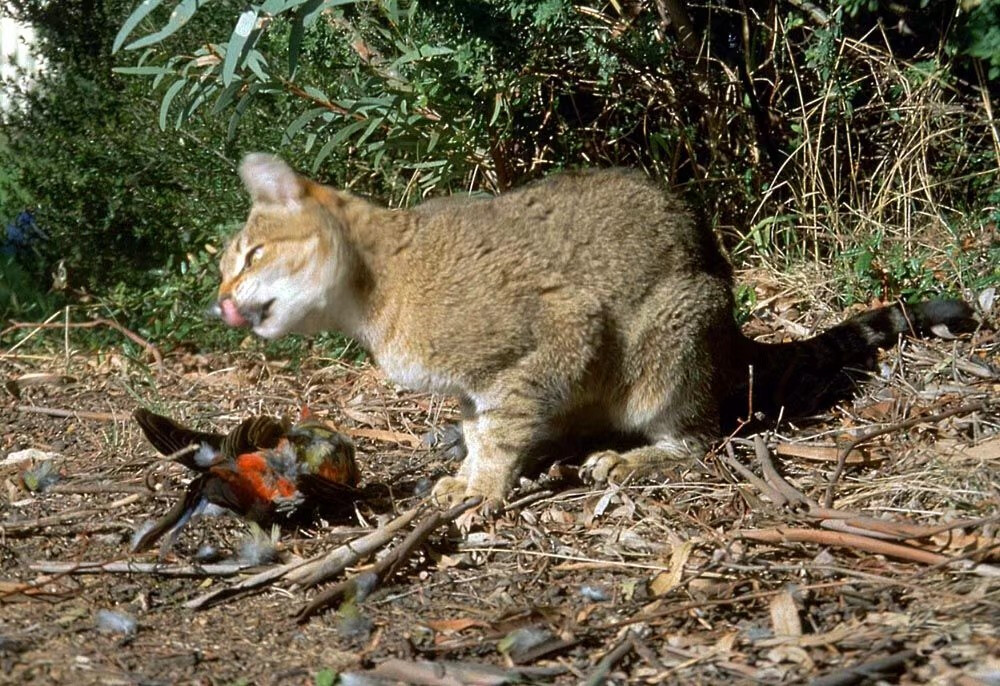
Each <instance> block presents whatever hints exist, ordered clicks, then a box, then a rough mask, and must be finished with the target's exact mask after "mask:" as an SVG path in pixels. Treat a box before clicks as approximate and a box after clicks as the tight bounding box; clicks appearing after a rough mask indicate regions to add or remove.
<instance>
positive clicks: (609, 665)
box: [583, 629, 632, 686]
mask: <svg viewBox="0 0 1000 686" xmlns="http://www.w3.org/2000/svg"><path fill="white" fill-rule="evenodd" d="M631 637H632V630H631V629H629V630H627V631H626V632H625V635H624V636H622V637H621V639H619V641H618V644H617V645H616V646H615V647H614V648H612V649H611V652H609V653H608V654H607V655H605V656H604V657H603V658H601V661H600V662H598V663H597V666H596V667H594V669H593V671H591V672H590V675H589V676H588V677H587V680H586V681H584V682H583V683H584V686H601V684H604V683H605V682H606V681H607V680H608V675H609V674H610V673H611V670H612V669H614V666H615V665H616V664H618V663H619V662H620V661H621V659H622V658H623V657H625V656H626V655H627V654H628V653H629V651H630V650H632V641H631V640H630V639H631Z"/></svg>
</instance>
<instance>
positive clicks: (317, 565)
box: [288, 505, 422, 588]
mask: <svg viewBox="0 0 1000 686" xmlns="http://www.w3.org/2000/svg"><path fill="white" fill-rule="evenodd" d="M421 507H422V505H418V506H417V507H414V508H412V509H410V510H407V511H406V512H404V513H403V514H401V515H400V516H398V517H396V518H395V519H393V520H392V521H390V522H389V523H387V524H386V525H385V526H382V527H379V528H378V529H376V530H375V531H373V532H371V533H370V534H366V535H364V536H362V537H361V538H358V539H355V540H353V541H348V542H347V543H345V544H344V545H342V546H339V547H338V548H334V549H333V550H331V551H330V552H329V553H326V554H325V555H323V556H322V557H317V558H314V559H312V560H309V562H308V563H307V564H305V565H300V566H298V567H297V568H296V569H294V570H291V571H290V572H289V573H288V580H289V581H291V582H293V583H295V584H298V585H300V586H303V587H306V588H308V587H310V586H315V585H316V584H319V583H322V582H324V581H327V580H328V579H331V578H333V577H335V576H337V575H339V574H341V573H342V572H343V571H344V570H345V569H347V568H348V567H350V566H351V565H353V564H357V562H358V561H359V560H362V559H364V558H365V557H368V556H369V555H371V554H372V553H374V552H376V551H377V550H379V549H380V548H381V547H382V546H384V545H385V544H386V543H388V542H389V541H391V540H392V537H393V536H395V535H396V532H397V531H399V530H400V529H402V528H403V527H405V526H406V525H408V524H409V523H410V522H411V521H413V518H414V517H416V516H417V513H418V512H420V510H421Z"/></svg>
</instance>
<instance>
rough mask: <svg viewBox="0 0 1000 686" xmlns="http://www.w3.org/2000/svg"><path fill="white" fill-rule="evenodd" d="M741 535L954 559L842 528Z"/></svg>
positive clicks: (926, 559)
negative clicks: (843, 530)
mask: <svg viewBox="0 0 1000 686" xmlns="http://www.w3.org/2000/svg"><path fill="white" fill-rule="evenodd" d="M737 536H739V537H740V538H747V539H750V540H752V541H761V542H763V543H789V542H791V543H817V544H819V545H832V546H838V547H842V548H855V549H858V550H864V551H866V552H869V553H876V554H878V555H885V556H887V557H894V558H896V559H899V560H906V561H908V562H920V563H922V564H928V565H933V564H940V563H947V562H949V561H950V558H948V557H947V556H946V555H941V554H940V553H933V552H931V551H929V550H923V549H921V548H913V547H911V546H906V545H900V544H898V543H889V542H887V541H880V540H877V539H874V538H869V537H868V536H859V535H857V534H849V533H843V532H840V531H824V530H819V529H786V528H783V527H777V528H774V529H744V530H742V531H738V532H737Z"/></svg>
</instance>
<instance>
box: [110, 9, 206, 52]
mask: <svg viewBox="0 0 1000 686" xmlns="http://www.w3.org/2000/svg"><path fill="white" fill-rule="evenodd" d="M208 2H209V0H182V2H180V3H179V4H178V5H177V6H176V7H175V8H174V11H173V12H171V13H170V19H169V21H168V22H167V23H166V24H165V25H164V26H163V28H161V29H160V30H159V31H156V32H155V33H151V34H149V35H148V36H144V37H142V38H140V39H138V40H135V41H133V42H131V43H129V44H128V45H126V46H125V49H126V50H137V49H139V48H145V47H147V46H149V45H155V44H156V43H159V42H161V41H163V40H164V39H165V38H168V37H169V36H172V35H173V34H174V33H176V32H177V31H178V30H179V29H180V28H181V27H182V26H184V25H185V24H186V23H188V21H189V20H190V19H191V17H193V16H194V13H195V12H197V11H198V10H199V9H200V8H201V7H203V6H205V5H206V4H208ZM158 5H160V0H143V2H142V4H140V5H139V7H137V8H136V10H135V11H134V12H132V14H131V15H130V16H129V18H128V19H126V20H125V23H124V24H123V25H122V28H121V30H120V31H119V32H118V35H117V36H115V42H114V43H113V45H112V48H111V50H112V52H117V51H118V49H119V48H120V47H121V44H122V43H124V42H125V39H126V38H128V36H129V35H130V34H131V33H132V31H133V30H134V29H135V27H136V26H138V24H139V23H140V22H141V21H142V20H143V19H145V18H146V17H147V16H148V15H149V14H150V13H151V12H152V11H153V10H155V9H156V8H157V6H158Z"/></svg>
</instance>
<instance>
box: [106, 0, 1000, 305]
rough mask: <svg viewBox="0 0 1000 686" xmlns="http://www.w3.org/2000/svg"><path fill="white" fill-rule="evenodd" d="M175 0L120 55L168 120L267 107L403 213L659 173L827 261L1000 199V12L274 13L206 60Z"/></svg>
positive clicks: (726, 228) (602, 7)
mask: <svg viewBox="0 0 1000 686" xmlns="http://www.w3.org/2000/svg"><path fill="white" fill-rule="evenodd" d="M157 5H159V3H156V2H152V3H150V2H147V3H143V4H142V5H140V6H139V8H138V9H137V10H136V12H135V13H134V14H133V15H132V17H131V19H130V21H129V23H127V24H126V26H125V27H124V28H123V31H122V33H121V34H120V35H119V38H118V41H117V43H116V47H119V48H122V47H124V48H126V49H133V50H141V53H140V54H141V57H140V59H139V62H140V65H139V66H137V67H135V68H133V69H132V70H130V71H132V72H133V73H136V74H147V75H153V76H155V81H154V85H156V86H158V87H159V89H160V92H161V94H162V101H161V102H162V104H161V112H160V121H161V124H162V125H164V126H171V127H177V128H183V127H185V126H187V125H188V121H190V120H191V118H192V117H196V116H197V115H198V114H200V113H203V112H206V111H208V112H211V113H213V115H214V114H223V115H225V116H226V117H227V118H228V120H229V127H230V130H231V131H235V130H237V128H238V126H239V122H240V118H241V117H242V116H244V115H245V114H246V113H249V112H252V111H254V109H255V107H258V106H259V105H260V103H261V102H262V101H263V102H266V103H267V105H268V106H270V107H273V108H274V109H275V111H276V112H278V113H279V117H278V122H279V123H280V124H281V125H282V126H283V127H284V130H285V141H286V143H289V144H290V145H291V146H292V147H293V149H296V150H299V149H301V150H302V151H303V152H304V153H306V154H308V155H309V156H310V157H311V160H312V167H313V169H314V170H319V172H320V173H321V174H322V175H323V176H325V177H326V178H329V179H331V180H335V181H337V182H338V183H346V184H349V185H353V187H355V188H358V189H361V190H365V191H368V192H375V193H378V194H381V195H385V196H387V197H388V198H390V199H391V200H392V201H393V202H397V203H400V204H405V203H408V202H412V201H413V199H414V198H415V197H417V196H418V195H420V194H428V193H444V192H450V191H456V190H460V189H467V188H473V189H475V188H483V189H486V190H489V191H497V190H502V189H504V188H507V187H510V186H512V185H516V184H517V183H520V182H522V181H523V180H524V179H526V178H529V177H533V176H538V175H541V174H544V173H546V172H548V171H550V170H552V169H556V168H559V167H564V166H578V165H608V164H626V165H633V166H636V165H638V166H644V167H646V168H647V169H649V170H650V171H651V172H652V173H654V174H657V175H660V176H662V177H664V178H666V179H667V180H668V181H669V182H671V183H673V184H683V185H684V186H685V187H686V190H687V192H688V194H689V195H690V196H691V197H692V199H693V201H694V202H695V203H696V204H698V205H699V206H701V207H702V208H704V209H705V211H706V212H707V213H708V214H709V215H711V216H713V217H715V219H716V224H717V225H718V226H719V228H720V230H721V231H722V232H723V233H724V234H725V236H726V238H727V243H728V245H729V246H730V247H732V248H733V249H734V250H737V251H746V250H753V251H756V252H764V253H767V254H769V255H772V256H773V255H774V254H778V255H783V256H786V257H789V258H802V257H805V256H810V257H812V258H814V259H817V258H826V257H828V256H830V255H832V254H839V253H843V252H844V250H843V248H844V245H845V242H846V243H851V244H852V245H853V244H855V243H856V242H857V241H856V240H855V239H853V238H851V236H860V237H861V238H863V239H864V240H863V241H862V242H864V243H865V244H871V241H870V240H869V239H870V237H871V236H873V235H874V233H881V234H883V238H882V239H880V241H881V242H882V243H884V242H886V241H891V240H892V238H893V236H895V235H896V234H897V233H898V234H899V235H900V236H901V237H902V238H905V239H906V240H907V241H908V242H909V243H910V244H911V245H912V246H917V245H918V244H919V241H915V240H913V239H914V238H915V237H917V238H919V237H920V236H918V235H917V234H920V233H921V232H924V231H926V230H930V231H932V232H941V231H944V233H945V234H948V235H951V233H954V232H955V231H961V230H963V228H960V227H956V226H955V222H956V221H958V220H959V219H960V218H961V217H962V216H964V215H965V214H967V213H968V212H969V211H970V210H971V211H972V212H973V213H974V214H976V216H977V217H978V218H979V219H978V220H979V221H980V222H982V221H985V219H984V217H986V214H983V211H984V209H988V208H989V207H990V206H991V203H992V204H995V203H996V201H997V198H996V197H995V194H992V193H993V191H994V190H995V188H996V187H997V179H998V176H997V170H998V155H1000V147H998V145H997V143H996V141H997V140H998V139H997V132H996V124H995V122H994V121H993V119H992V115H991V111H990V107H989V98H990V95H991V92H995V91H996V85H997V82H996V81H993V82H990V81H989V78H990V77H989V75H988V74H993V73H994V72H995V69H994V67H995V64H994V61H995V60H997V59H1000V58H998V57H996V55H997V53H996V52H991V47H990V46H992V45H993V41H994V40H995V38H996V35H997V32H998V31H1000V18H998V17H997V14H996V11H995V10H996V5H997V2H996V0H984V1H983V2H980V3H978V4H977V3H971V4H962V5H957V4H956V3H955V2H948V1H941V0H936V1H935V0H928V1H927V2H924V3H921V4H920V6H914V7H913V8H909V7H908V6H901V5H898V4H888V3H880V2H876V1H875V0H839V1H838V2H834V3H827V4H825V5H824V6H823V7H821V6H820V5H818V4H813V3H778V2H776V1H775V2H770V3H754V4H752V5H741V6H740V9H735V8H734V7H733V6H731V5H729V4H727V3H717V2H709V3H706V4H698V5H691V4H687V3H680V2H676V1H675V0H656V1H655V2H633V3H621V4H619V3H573V2H570V1H569V0H543V1H542V2H534V1H531V2H528V1H526V0H495V1H494V2H471V3H470V2H455V1H453V0H428V1H427V2H416V1H413V2H403V1H399V0H369V1H365V2H362V1H359V0H327V1H326V2H324V1H323V0H269V1H267V2H264V3H262V4H260V5H252V6H250V7H249V8H248V9H246V10H245V11H244V12H243V13H241V14H239V15H238V16H237V14H236V13H235V12H233V13H232V16H231V18H230V26H231V27H232V28H227V30H226V31H223V32H221V33H216V34H210V35H209V34H203V35H202V37H203V38H204V39H205V42H204V43H203V44H202V45H201V47H200V48H199V49H197V50H195V51H193V52H183V51H178V50H177V49H176V48H175V47H173V44H172V42H171V41H173V40H174V39H175V36H176V35H178V34H184V33H186V32H188V31H189V30H188V29H187V28H185V27H184V24H183V23H182V22H181V19H182V18H183V17H184V16H185V15H183V13H179V12H178V11H177V10H175V11H174V12H173V13H172V14H171V15H170V16H169V17H167V16H166V13H167V10H168V7H167V6H161V7H157ZM177 7H178V8H182V7H185V3H181V4H180V5H178V6H177ZM191 7H193V5H190V4H189V6H188V8H189V9H190V8H191ZM956 16H957V19H956ZM182 28H184V30H181V29H182ZM983 64H985V66H986V69H985V70H984V69H983V68H982V65H983ZM991 89H992V90H991ZM300 146H301V147H300ZM966 228H967V227H966ZM876 229H877V231H876ZM916 290H924V289H916ZM896 294H898V292H886V293H884V295H888V296H893V295H896Z"/></svg>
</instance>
